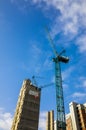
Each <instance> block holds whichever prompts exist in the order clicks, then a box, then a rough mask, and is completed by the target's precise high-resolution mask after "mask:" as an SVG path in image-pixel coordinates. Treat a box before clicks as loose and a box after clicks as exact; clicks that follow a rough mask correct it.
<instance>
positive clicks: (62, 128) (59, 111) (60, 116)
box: [46, 27, 69, 130]
mask: <svg viewBox="0 0 86 130" xmlns="http://www.w3.org/2000/svg"><path fill="white" fill-rule="evenodd" d="M46 32H47V34H48V39H49V41H50V44H51V47H52V49H53V52H54V55H55V58H53V62H55V86H56V128H57V129H56V130H66V121H65V109H64V98H63V88H62V77H61V68H60V62H63V63H68V61H69V58H68V57H65V56H62V54H63V53H64V52H65V50H63V51H62V52H61V53H60V54H58V52H57V50H56V48H55V45H54V43H53V40H52V38H51V35H50V33H49V31H48V28H47V27H46Z"/></svg>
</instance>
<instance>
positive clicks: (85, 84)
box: [83, 80, 86, 88]
mask: <svg viewBox="0 0 86 130" xmlns="http://www.w3.org/2000/svg"><path fill="white" fill-rule="evenodd" d="M83 86H84V87H85V88H86V80H84V81H83Z"/></svg>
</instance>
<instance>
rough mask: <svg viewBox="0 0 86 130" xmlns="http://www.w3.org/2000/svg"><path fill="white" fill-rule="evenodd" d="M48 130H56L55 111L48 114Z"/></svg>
mask: <svg viewBox="0 0 86 130" xmlns="http://www.w3.org/2000/svg"><path fill="white" fill-rule="evenodd" d="M46 130H54V111H53V110H52V111H48V112H47V124H46Z"/></svg>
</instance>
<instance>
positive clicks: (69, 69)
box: [62, 66, 74, 81]
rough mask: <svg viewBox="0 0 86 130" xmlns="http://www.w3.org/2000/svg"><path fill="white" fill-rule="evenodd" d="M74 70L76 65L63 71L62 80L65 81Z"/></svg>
mask: <svg viewBox="0 0 86 130" xmlns="http://www.w3.org/2000/svg"><path fill="white" fill-rule="evenodd" d="M73 71H74V67H73V66H72V67H69V68H68V69H66V70H65V71H64V72H62V80H63V81H64V80H66V79H69V77H70V76H71V73H72V72H73Z"/></svg>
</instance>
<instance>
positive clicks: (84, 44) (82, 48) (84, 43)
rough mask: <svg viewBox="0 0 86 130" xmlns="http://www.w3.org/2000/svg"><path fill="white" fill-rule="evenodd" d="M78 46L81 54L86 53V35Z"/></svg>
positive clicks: (79, 40)
mask: <svg viewBox="0 0 86 130" xmlns="http://www.w3.org/2000/svg"><path fill="white" fill-rule="evenodd" d="M76 45H78V47H79V50H80V52H81V53H82V52H86V35H83V36H81V37H79V38H78V40H77V42H76Z"/></svg>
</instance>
